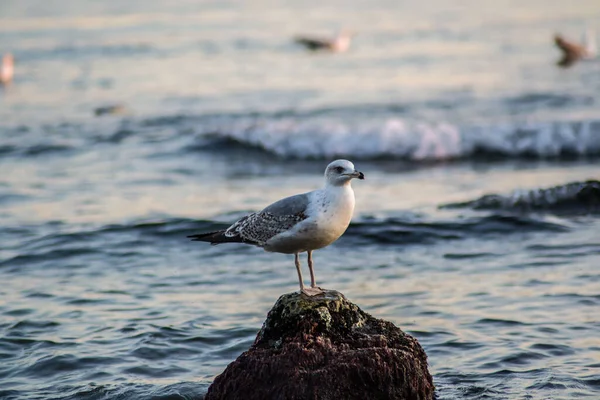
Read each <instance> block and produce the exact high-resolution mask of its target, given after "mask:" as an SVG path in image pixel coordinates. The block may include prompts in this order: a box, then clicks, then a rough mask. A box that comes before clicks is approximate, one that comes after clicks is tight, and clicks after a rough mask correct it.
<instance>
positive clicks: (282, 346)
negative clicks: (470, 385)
mask: <svg viewBox="0 0 600 400" xmlns="http://www.w3.org/2000/svg"><path fill="white" fill-rule="evenodd" d="M433 398H434V386H433V381H432V378H431V375H430V374H429V371H428V369H427V356H426V354H425V352H424V351H423V348H422V347H421V345H419V343H418V342H417V340H416V339H415V338H413V337H412V336H410V335H407V334H406V333H404V332H403V331H402V330H400V328H398V327H396V326H395V325H394V324H392V323H391V322H388V321H384V320H380V319H376V318H373V317H372V316H370V315H369V314H367V313H365V312H364V311H362V310H361V309H360V308H359V307H358V306H356V305H355V304H353V303H351V302H350V301H348V300H347V299H346V298H345V297H344V295H342V294H341V293H339V292H336V291H333V290H327V291H325V293H323V294H321V295H318V296H314V297H308V296H306V295H303V294H299V293H289V294H285V295H283V296H281V297H280V298H279V299H278V300H277V302H276V303H275V305H274V306H273V308H272V309H271V311H270V312H269V314H268V316H267V320H266V321H265V322H264V324H263V327H262V329H261V330H260V332H259V333H258V335H257V337H256V340H255V342H254V344H253V345H252V346H251V347H250V349H249V350H247V351H245V352H244V353H243V354H242V355H240V356H239V357H238V358H237V360H235V361H234V362H232V363H231V364H229V366H227V368H226V369H225V371H224V372H223V373H222V374H221V375H219V376H217V378H216V379H215V380H214V382H213V383H212V385H211V386H210V388H209V389H208V393H207V395H206V397H205V400H215V399H244V400H253V399H257V400H259V399H260V400H268V399H319V400H328V399H331V400H334V399H335V400H340V399H419V400H426V399H433Z"/></svg>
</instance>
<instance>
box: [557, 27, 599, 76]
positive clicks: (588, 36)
mask: <svg viewBox="0 0 600 400" xmlns="http://www.w3.org/2000/svg"><path fill="white" fill-rule="evenodd" d="M554 43H555V44H556V46H557V47H558V48H559V49H560V50H561V51H562V52H563V56H562V58H561V59H560V60H559V61H558V62H557V64H558V65H559V66H561V67H570V66H571V65H573V64H574V63H575V62H576V61H580V60H591V59H594V58H596V56H597V49H596V38H595V33H594V32H593V31H592V30H591V29H588V30H586V32H585V33H584V36H583V40H582V42H581V44H579V43H575V42H573V41H570V40H567V39H565V38H564V37H563V36H562V35H560V34H556V35H555V36H554Z"/></svg>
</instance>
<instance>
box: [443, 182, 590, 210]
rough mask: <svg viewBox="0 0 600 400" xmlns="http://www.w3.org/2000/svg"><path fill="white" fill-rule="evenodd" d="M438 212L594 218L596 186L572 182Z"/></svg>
mask: <svg viewBox="0 0 600 400" xmlns="http://www.w3.org/2000/svg"><path fill="white" fill-rule="evenodd" d="M442 208H472V209H475V210H508V211H519V212H528V211H544V212H551V213H557V214H597V213H600V182H599V181H586V182H572V183H567V184H565V185H559V186H554V187H551V188H545V189H533V190H520V191H515V192H513V193H512V194H509V195H507V196H503V195H498V194H490V195H486V196H483V197H481V198H479V199H476V200H473V201H467V202H463V203H451V204H446V205H444V206H442Z"/></svg>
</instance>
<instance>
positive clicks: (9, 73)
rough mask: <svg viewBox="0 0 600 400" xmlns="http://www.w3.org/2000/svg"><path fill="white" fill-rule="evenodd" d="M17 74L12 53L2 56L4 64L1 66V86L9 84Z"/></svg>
mask: <svg viewBox="0 0 600 400" xmlns="http://www.w3.org/2000/svg"><path fill="white" fill-rule="evenodd" d="M14 74H15V61H14V58H13V56H12V54H10V53H6V54H5V55H4V56H2V64H0V84H2V85H7V84H9V83H10V82H11V81H12V79H13V76H14Z"/></svg>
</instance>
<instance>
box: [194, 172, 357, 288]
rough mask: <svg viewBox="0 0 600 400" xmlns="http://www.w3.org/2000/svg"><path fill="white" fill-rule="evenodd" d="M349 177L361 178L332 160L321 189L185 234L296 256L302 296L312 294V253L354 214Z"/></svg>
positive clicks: (341, 230) (334, 236)
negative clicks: (304, 262) (303, 256)
mask: <svg viewBox="0 0 600 400" xmlns="http://www.w3.org/2000/svg"><path fill="white" fill-rule="evenodd" d="M353 178H357V179H365V175H364V174H363V173H362V172H359V171H357V170H356V169H355V168H354V164H352V163H351V162H350V161H348V160H336V161H333V162H332V163H331V164H329V165H328V166H327V168H326V169H325V186H324V187H323V188H321V189H318V190H314V191H312V192H308V193H303V194H297V195H295V196H291V197H286V198H284V199H282V200H279V201H277V202H275V203H273V204H271V205H270V206H268V207H267V208H265V209H264V210H262V211H259V212H257V213H252V214H249V215H247V216H245V217H243V218H241V219H240V220H238V221H237V222H235V223H234V224H233V225H231V226H230V227H229V228H227V229H224V230H220V231H214V232H207V233H200V234H198V235H192V236H188V237H190V238H192V240H194V241H201V242H210V244H212V245H217V244H220V243H247V244H251V245H254V246H258V247H262V248H263V249H265V250H266V251H269V252H274V253H284V254H294V262H295V264H296V271H297V272H298V281H299V283H300V292H301V293H304V294H306V295H307V296H315V295H317V294H319V293H322V292H323V290H322V289H321V288H320V287H318V286H317V282H316V280H315V272H314V270H313V260H312V252H313V251H314V250H317V249H321V248H323V247H325V246H329V245H330V244H331V243H333V242H335V241H336V240H337V239H338V238H339V237H340V236H342V234H343V233H344V232H345V231H346V228H348V225H349V224H350V220H351V219H352V214H353V212H354V191H353V190H352V186H351V185H350V181H351V180H352V179H353ZM303 252H307V253H308V269H309V271H310V288H307V287H305V286H304V281H303V280H302V270H301V267H300V253H303Z"/></svg>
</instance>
